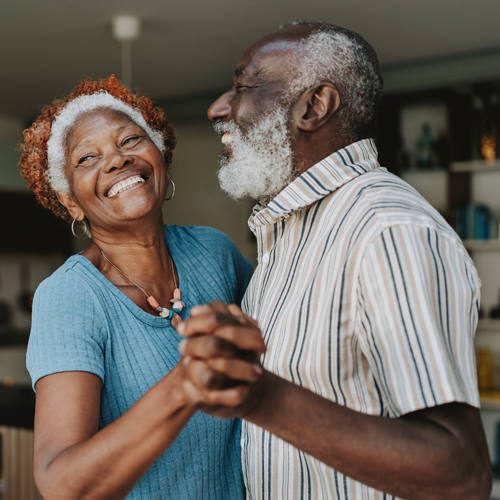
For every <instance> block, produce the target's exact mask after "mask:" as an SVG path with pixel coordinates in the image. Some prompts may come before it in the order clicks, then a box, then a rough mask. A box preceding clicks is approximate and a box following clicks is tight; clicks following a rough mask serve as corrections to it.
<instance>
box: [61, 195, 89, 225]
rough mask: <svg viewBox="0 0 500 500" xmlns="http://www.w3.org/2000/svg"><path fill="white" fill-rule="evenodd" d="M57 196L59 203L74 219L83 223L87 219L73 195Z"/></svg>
mask: <svg viewBox="0 0 500 500" xmlns="http://www.w3.org/2000/svg"><path fill="white" fill-rule="evenodd" d="M56 196H57V199H58V200H59V202H60V203H61V204H62V205H64V206H65V207H66V208H67V209H68V212H69V214H70V215H71V217H73V219H76V220H78V221H81V220H83V219H84V218H85V214H84V213H83V210H82V209H81V208H80V207H79V206H78V205H77V204H76V203H75V200H74V198H73V196H72V195H71V194H62V193H56Z"/></svg>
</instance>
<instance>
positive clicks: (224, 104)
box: [207, 92, 231, 122]
mask: <svg viewBox="0 0 500 500" xmlns="http://www.w3.org/2000/svg"><path fill="white" fill-rule="evenodd" d="M228 93H229V92H226V93H225V94H222V95H221V96H220V97H219V98H218V99H217V100H216V101H215V102H214V103H213V104H212V105H211V106H210V107H209V108H208V111H207V116H208V119H209V120H210V121H213V122H214V121H217V120H224V119H225V118H227V117H228V116H229V113H230V112H231V107H230V106H229V99H228Z"/></svg>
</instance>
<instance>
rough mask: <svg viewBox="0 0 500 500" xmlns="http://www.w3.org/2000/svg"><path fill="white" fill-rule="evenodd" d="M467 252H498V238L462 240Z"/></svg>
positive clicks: (499, 248)
mask: <svg viewBox="0 0 500 500" xmlns="http://www.w3.org/2000/svg"><path fill="white" fill-rule="evenodd" d="M463 243H464V247H465V248H466V249H467V250H468V251H469V252H500V240H496V239H495V240H493V239H491V240H464V241H463Z"/></svg>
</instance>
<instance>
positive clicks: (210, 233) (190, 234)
mask: <svg viewBox="0 0 500 500" xmlns="http://www.w3.org/2000/svg"><path fill="white" fill-rule="evenodd" d="M165 231H166V232H167V233H170V234H171V235H172V236H173V237H175V238H178V239H185V238H188V239H190V240H196V241H198V242H199V243H200V244H203V245H214V246H215V247H220V245H228V246H231V247H234V248H236V245H235V244H234V243H233V241H232V240H231V238H229V236H227V235H226V234H224V233H223V232H222V231H219V230H218V229H215V228H213V227H208V226H177V225H171V226H167V225H165Z"/></svg>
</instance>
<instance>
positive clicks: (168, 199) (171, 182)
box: [165, 180, 175, 201]
mask: <svg viewBox="0 0 500 500" xmlns="http://www.w3.org/2000/svg"><path fill="white" fill-rule="evenodd" d="M170 184H172V194H171V195H170V196H169V197H168V198H165V201H170V200H171V199H172V198H173V197H174V194H175V184H174V181H172V180H171V181H170ZM167 189H168V188H167Z"/></svg>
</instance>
